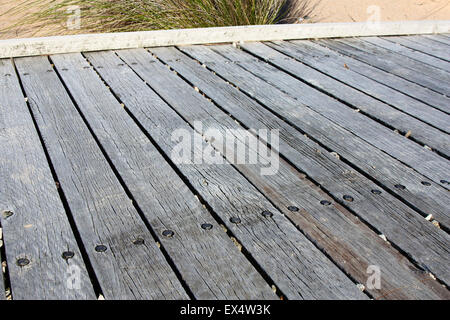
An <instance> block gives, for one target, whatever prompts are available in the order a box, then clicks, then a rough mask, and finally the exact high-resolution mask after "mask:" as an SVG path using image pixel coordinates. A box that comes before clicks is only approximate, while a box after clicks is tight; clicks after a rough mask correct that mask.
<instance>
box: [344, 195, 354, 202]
mask: <svg viewBox="0 0 450 320" xmlns="http://www.w3.org/2000/svg"><path fill="white" fill-rule="evenodd" d="M342 198H344V200H345V201H348V202H353V200H354V199H353V197H352V196H349V195H348V194H345V195H344V196H343V197H342Z"/></svg>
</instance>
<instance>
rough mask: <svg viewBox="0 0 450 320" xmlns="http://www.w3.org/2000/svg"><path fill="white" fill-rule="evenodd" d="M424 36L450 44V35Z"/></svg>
mask: <svg viewBox="0 0 450 320" xmlns="http://www.w3.org/2000/svg"><path fill="white" fill-rule="evenodd" d="M424 37H425V38H427V39H431V40H434V41H437V42H440V43H444V44H446V45H449V46H450V40H449V39H448V37H446V36H444V35H440V34H435V35H426V36H424Z"/></svg>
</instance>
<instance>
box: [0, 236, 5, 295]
mask: <svg viewBox="0 0 450 320" xmlns="http://www.w3.org/2000/svg"><path fill="white" fill-rule="evenodd" d="M1 234H2V231H0V248H1V247H3V238H2V236H1ZM1 262H3V259H2V253H1V252H0V263H1ZM0 268H1V270H0V301H1V300H6V289H5V279H4V274H3V265H2V266H0Z"/></svg>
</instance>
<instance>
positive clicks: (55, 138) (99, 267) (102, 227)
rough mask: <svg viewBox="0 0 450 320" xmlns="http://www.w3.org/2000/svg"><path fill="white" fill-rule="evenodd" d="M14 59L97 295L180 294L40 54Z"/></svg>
mask: <svg viewBox="0 0 450 320" xmlns="http://www.w3.org/2000/svg"><path fill="white" fill-rule="evenodd" d="M15 63H16V66H17V68H18V71H19V73H20V76H21V79H22V83H23V86H24V89H25V92H26V94H27V96H28V98H29V101H30V105H31V109H32V112H33V115H34V117H35V119H36V122H37V124H38V127H39V128H40V130H41V133H42V136H43V139H44V142H45V145H46V147H47V150H48V153H49V156H50V158H51V160H52V163H53V165H54V169H55V172H56V174H57V176H58V179H59V183H60V186H61V188H62V190H63V191H64V193H65V196H66V198H67V201H68V205H69V207H70V209H71V212H72V213H73V216H74V220H75V223H76V226H77V228H78V230H79V232H80V235H81V238H82V241H83V244H84V246H85V247H86V250H87V254H88V256H89V259H90V260H91V263H92V266H93V268H94V271H95V274H96V276H97V278H98V281H99V283H100V286H101V289H102V292H103V295H104V297H105V298H106V299H174V298H175V299H182V298H187V295H186V292H185V291H184V289H183V287H182V286H181V283H180V282H179V280H178V279H177V277H176V274H175V273H174V271H173V270H172V269H171V267H170V265H169V263H168V262H167V260H166V259H165V257H164V255H163V254H162V252H161V251H160V249H158V247H157V245H156V244H155V242H154V241H153V238H152V237H151V234H150V233H149V231H148V229H147V227H146V226H145V224H144V222H143V221H142V219H141V218H140V216H139V213H138V212H137V211H136V209H135V207H134V206H133V204H132V202H131V200H130V198H129V197H128V196H127V194H126V193H125V191H124V190H123V188H122V186H121V184H120V183H119V181H118V179H117V177H116V176H115V174H114V173H113V170H112V169H111V167H110V166H109V164H108V162H107V161H106V159H105V158H104V156H103V154H102V152H101V150H100V148H99V146H98V145H97V143H96V142H95V140H94V138H93V137H92V135H91V134H90V132H89V130H88V128H87V127H86V125H85V124H84V122H83V120H82V118H81V117H80V115H79V113H78V112H77V110H76V108H75V106H74V105H73V103H72V101H71V99H70V97H69V95H68V94H67V92H66V91H65V88H64V87H63V85H62V83H61V82H60V81H59V79H58V77H57V75H56V73H55V72H54V70H53V69H52V67H51V65H50V63H49V61H48V59H47V57H34V58H20V59H15ZM44 221H47V220H44ZM55 231H56V230H55ZM58 232H59V231H58ZM139 237H140V238H142V239H144V241H145V242H146V244H145V245H140V246H139V245H135V244H134V243H133V241H135V240H136V239H137V238H139ZM99 245H100V246H105V247H98V246H99ZM104 249H106V251H104Z"/></svg>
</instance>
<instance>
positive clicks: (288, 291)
mask: <svg viewBox="0 0 450 320" xmlns="http://www.w3.org/2000/svg"><path fill="white" fill-rule="evenodd" d="M118 54H119V56H120V57H122V58H123V59H124V60H126V61H127V62H128V64H129V65H131V66H132V67H133V68H135V70H145V67H144V66H145V65H146V64H148V63H154V61H153V62H150V60H152V57H151V56H150V55H149V54H148V53H147V52H145V50H143V49H142V51H139V50H138V51H133V50H132V51H119V52H118ZM87 57H88V59H89V61H91V62H92V64H93V65H94V67H95V68H96V69H97V70H98V72H99V73H100V75H101V76H102V78H103V79H105V81H106V82H107V83H108V85H109V86H110V87H111V88H112V90H113V91H114V92H115V94H116V95H117V96H119V97H120V99H121V101H122V102H123V103H124V104H125V106H126V107H127V108H128V109H129V110H130V112H131V113H132V114H133V115H134V117H135V118H136V119H137V120H138V121H139V123H140V124H141V125H142V127H143V128H145V130H146V131H147V132H148V134H149V135H150V136H151V137H152V138H153V139H154V141H155V142H156V143H157V144H158V146H159V147H160V148H161V150H163V151H164V153H165V154H166V155H169V156H170V154H171V153H172V151H173V148H174V147H175V146H176V145H177V143H176V141H175V142H174V141H172V139H170V138H169V139H168V137H171V135H172V133H173V132H174V130H180V129H181V130H186V131H187V132H190V131H191V128H190V127H189V126H188V125H187V124H186V122H185V121H184V120H183V119H182V118H181V117H180V116H179V115H177V113H176V112H175V111H174V110H173V109H171V108H170V107H169V106H168V105H167V104H166V103H164V102H163V101H162V100H161V99H160V98H159V97H158V96H157V95H156V94H155V93H154V92H153V91H152V89H150V88H149V87H148V86H147V85H146V84H145V83H144V81H142V80H141V79H140V78H139V77H138V76H137V75H136V74H135V73H134V72H133V70H131V69H130V68H129V67H128V66H119V65H120V62H121V60H120V59H119V58H118V57H117V56H116V55H115V54H114V53H111V52H102V53H90V54H87ZM100 66H101V67H102V68H98V67H100ZM118 75H120V76H118ZM147 76H148V75H146V78H147ZM151 78H152V82H153V84H154V83H158V82H159V83H160V84H161V85H164V86H166V87H167V90H169V91H171V90H173V89H171V88H173V85H175V84H172V83H165V82H163V78H162V77H161V76H160V75H158V74H151ZM147 82H148V81H147ZM187 89H189V90H193V89H192V88H187ZM182 93H183V91H180V92H177V94H180V95H181V94H182ZM185 99H188V97H187V96H186V98H185ZM186 101H187V100H186ZM202 116H203V115H201V114H199V115H198V120H199V121H201V120H202ZM192 135H193V138H194V139H201V136H199V135H198V134H194V133H193V134H192ZM207 146H208V145H206V144H202V145H198V144H195V145H194V148H199V147H203V148H205V147H207ZM199 151H200V152H201V150H197V149H194V150H193V151H192V153H191V154H189V157H190V158H191V157H192V156H194V155H195V154H197V153H198V152H199ZM177 167H178V169H179V170H180V171H181V173H182V174H183V176H184V177H185V178H186V179H187V180H188V181H189V182H190V184H191V185H192V186H193V187H194V189H195V190H196V191H197V192H198V194H199V196H200V197H201V198H202V199H203V200H204V201H206V202H207V203H208V205H209V206H210V207H211V208H212V210H213V211H214V212H215V213H216V214H217V215H218V216H219V217H220V219H221V220H222V221H223V223H224V225H225V226H226V228H227V229H228V230H229V231H231V232H232V233H233V235H234V236H235V238H236V239H237V241H238V242H239V243H240V244H241V245H242V246H243V248H244V249H245V250H246V251H247V252H248V253H249V254H250V255H251V256H252V258H253V259H254V260H255V261H256V262H257V263H258V264H259V266H260V267H261V268H262V270H264V272H265V273H266V274H267V275H268V277H270V279H272V280H273V282H274V284H275V285H276V286H277V288H279V289H280V290H281V292H282V294H284V295H286V297H288V298H290V299H313V298H324V299H330V298H338V299H349V298H352V299H366V298H367V296H365V295H364V294H363V293H362V292H360V291H359V290H358V289H357V288H356V285H355V284H354V283H353V282H352V281H350V280H349V279H348V278H347V277H346V276H345V275H344V273H342V272H341V271H340V270H339V269H338V268H337V267H336V266H335V265H334V264H333V263H332V262H331V261H330V260H329V259H328V258H327V257H326V256H325V255H323V254H322V253H321V252H320V251H319V250H318V249H317V248H316V247H315V246H314V245H313V244H312V243H311V242H310V241H309V240H308V239H307V238H306V237H305V236H304V235H303V234H302V233H300V232H299V231H298V230H297V229H296V228H295V226H294V225H292V224H291V222H290V221H289V220H288V219H287V218H286V217H284V216H283V215H282V214H281V213H280V212H279V211H278V210H277V209H276V208H275V207H273V205H272V204H271V203H270V202H269V201H268V200H267V199H266V198H265V197H264V196H263V194H261V193H259V192H258V191H257V189H256V188H255V187H254V186H252V185H251V184H250V183H249V182H248V181H247V180H246V179H245V177H243V176H242V175H241V174H240V173H239V172H238V171H237V170H235V169H234V168H233V167H232V166H231V165H230V164H228V163H226V162H225V163H222V164H206V163H203V164H200V165H198V164H193V163H191V164H177ZM265 210H268V211H271V212H273V216H272V218H270V219H268V218H266V217H264V216H263V215H262V212H263V211H265ZM232 218H239V219H240V221H241V222H240V223H237V224H236V223H233V222H232V221H235V220H233V219H232Z"/></svg>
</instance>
